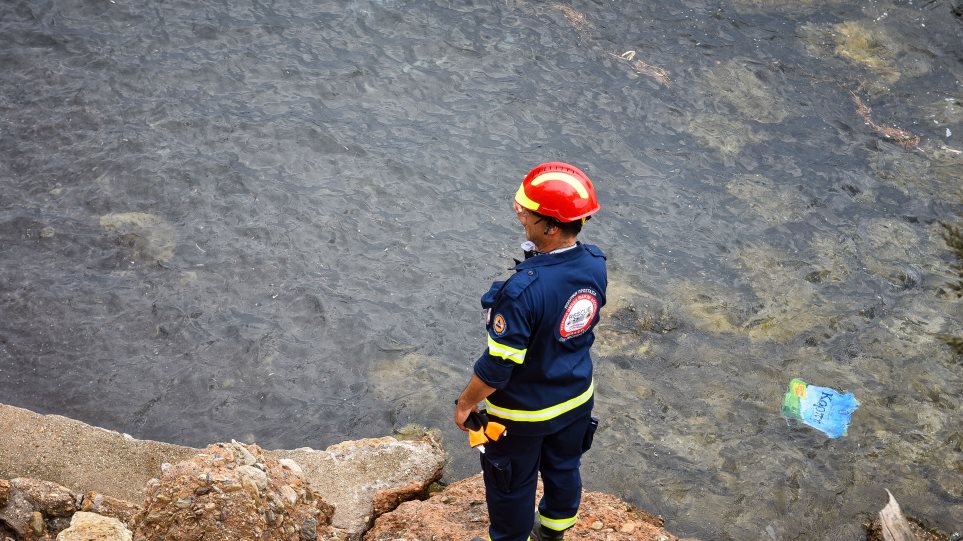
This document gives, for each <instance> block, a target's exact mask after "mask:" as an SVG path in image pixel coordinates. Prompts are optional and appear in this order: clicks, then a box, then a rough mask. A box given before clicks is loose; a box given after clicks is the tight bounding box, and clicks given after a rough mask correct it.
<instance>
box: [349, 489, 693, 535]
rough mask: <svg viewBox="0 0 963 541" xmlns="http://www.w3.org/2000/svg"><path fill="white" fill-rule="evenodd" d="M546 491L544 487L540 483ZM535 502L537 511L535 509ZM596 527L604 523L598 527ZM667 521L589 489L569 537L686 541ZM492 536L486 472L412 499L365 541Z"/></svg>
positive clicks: (383, 520)
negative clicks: (665, 524) (669, 528)
mask: <svg viewBox="0 0 963 541" xmlns="http://www.w3.org/2000/svg"><path fill="white" fill-rule="evenodd" d="M539 495H541V485H539ZM534 506H535V502H532V513H533V514H534V511H535V507H534ZM593 525H601V526H600V527H596V528H593ZM662 525H663V521H662V519H661V518H660V517H656V516H653V515H650V514H649V513H646V512H645V511H643V510H641V509H638V508H636V507H634V506H632V505H629V504H627V503H625V502H623V501H622V500H619V499H618V498H616V497H614V496H609V495H607V494H602V493H599V492H583V493H582V505H581V508H580V509H579V520H578V522H577V523H576V524H575V526H574V527H573V529H572V530H571V531H569V533H568V534H567V535H566V538H570V539H580V540H582V541H680V540H679V538H678V537H676V536H674V535H672V534H670V533H669V532H667V531H666V530H664V529H663V528H662ZM487 535H488V511H487V508H486V506H485V485H484V482H483V481H482V477H481V474H479V475H475V476H474V477H469V478H468V479H463V480H461V481H458V482H457V483H453V484H451V485H450V486H449V487H448V488H446V489H445V490H444V491H443V492H439V493H437V494H435V495H433V496H432V497H431V498H429V499H427V500H425V501H409V502H405V503H403V504H401V505H400V506H398V508H397V509H396V510H394V511H392V512H390V513H386V514H384V515H382V516H381V517H379V518H378V520H376V521H375V525H374V528H372V529H371V530H370V531H369V532H368V533H367V534H365V536H364V539H365V541H402V540H412V541H413V540H416V539H419V540H424V539H469V538H471V537H472V536H480V537H482V538H486V537H487Z"/></svg>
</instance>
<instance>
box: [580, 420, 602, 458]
mask: <svg viewBox="0 0 963 541" xmlns="http://www.w3.org/2000/svg"><path fill="white" fill-rule="evenodd" d="M598 427H599V418H598V417H592V418H591V419H589V424H588V427H587V428H586V429H585V436H583V437H582V452H583V453H584V452H585V451H588V450H589V449H591V448H592V440H594V439H595V431H596V430H597V429H598Z"/></svg>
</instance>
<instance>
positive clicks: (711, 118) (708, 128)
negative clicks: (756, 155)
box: [687, 113, 765, 157]
mask: <svg viewBox="0 0 963 541" xmlns="http://www.w3.org/2000/svg"><path fill="white" fill-rule="evenodd" d="M687 127H688V131H689V133H691V134H692V136H693V137H695V139H696V141H698V142H699V144H701V145H703V146H706V147H709V148H713V149H715V150H717V151H718V152H719V153H720V154H722V155H723V157H732V156H734V155H736V154H739V152H741V151H742V148H743V147H745V146H746V145H751V144H754V143H759V142H762V141H764V140H765V136H764V135H763V134H760V133H758V132H756V131H754V130H753V129H752V128H750V127H749V126H748V125H747V124H745V123H742V122H740V121H738V120H735V119H731V118H728V117H725V116H722V115H719V114H715V113H697V114H692V115H689V118H688V126H687Z"/></svg>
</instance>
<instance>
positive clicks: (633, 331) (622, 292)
mask: <svg viewBox="0 0 963 541" xmlns="http://www.w3.org/2000/svg"><path fill="white" fill-rule="evenodd" d="M678 326H679V322H678V320H677V318H675V317H674V316H673V315H672V314H671V313H670V312H669V309H668V307H666V306H665V305H664V304H663V303H662V302H661V301H660V300H658V299H656V298H654V297H652V296H649V295H646V294H643V293H642V292H641V291H639V290H637V289H635V288H633V287H631V286H628V285H626V284H625V281H624V280H619V277H618V276H617V275H616V276H610V279H609V284H608V287H607V289H606V304H605V306H604V307H603V308H602V315H601V321H600V322H599V324H598V326H597V327H596V328H595V337H596V341H595V345H594V348H595V349H594V350H593V351H595V352H597V354H598V356H599V357H602V358H604V357H616V356H619V357H630V358H633V359H641V358H644V357H647V356H649V355H650V353H651V349H652V343H653V342H652V334H653V333H655V334H666V333H669V332H671V331H673V330H675V329H676V328H677V327H678Z"/></svg>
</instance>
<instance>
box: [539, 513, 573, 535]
mask: <svg viewBox="0 0 963 541" xmlns="http://www.w3.org/2000/svg"><path fill="white" fill-rule="evenodd" d="M538 521H539V522H541V523H542V526H545V527H546V528H549V529H552V530H556V531H561V530H564V529H567V528H571V527H572V526H575V523H576V522H578V513H575V516H574V517H571V518H548V517H546V516H545V515H543V514H541V513H539V514H538Z"/></svg>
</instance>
